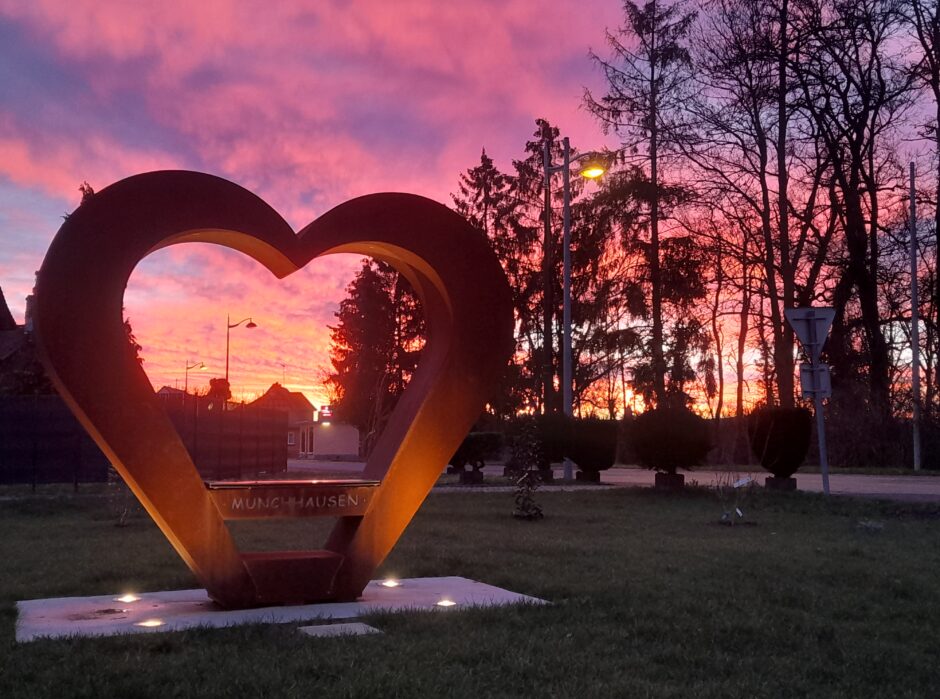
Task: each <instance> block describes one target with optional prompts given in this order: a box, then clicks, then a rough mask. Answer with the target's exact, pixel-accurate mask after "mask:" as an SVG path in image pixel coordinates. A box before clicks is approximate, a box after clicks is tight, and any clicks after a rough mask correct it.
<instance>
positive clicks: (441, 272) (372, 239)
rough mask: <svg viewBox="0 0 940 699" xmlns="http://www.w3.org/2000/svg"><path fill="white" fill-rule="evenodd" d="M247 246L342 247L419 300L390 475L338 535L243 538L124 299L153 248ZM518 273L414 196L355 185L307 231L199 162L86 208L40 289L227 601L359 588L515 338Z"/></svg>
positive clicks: (88, 410)
mask: <svg viewBox="0 0 940 699" xmlns="http://www.w3.org/2000/svg"><path fill="white" fill-rule="evenodd" d="M184 242H209V243H216V244H219V245H222V246H225V247H228V248H232V249H235V250H238V251H240V252H242V253H244V254H246V255H249V256H250V257H252V258H254V259H255V260H256V261H258V262H259V263H261V264H262V265H264V266H265V267H266V268H267V269H268V270H270V271H271V272H272V273H273V274H274V275H275V276H276V277H278V278H283V277H286V276H287V275H289V274H291V273H292V272H295V271H296V270H298V269H300V268H302V267H304V266H305V265H306V264H307V263H309V262H310V261H311V260H313V259H315V258H317V257H320V256H322V255H327V254H331V253H340V252H344V253H358V254H362V255H368V256H370V257H373V258H376V259H379V260H384V261H386V262H388V263H390V264H391V265H393V266H394V267H395V268H396V269H397V270H398V271H399V272H400V273H401V274H403V275H404V276H405V277H406V278H407V279H408V280H409V282H411V284H412V286H413V287H414V289H415V291H416V293H417V295H418V297H419V298H420V300H421V303H422V308H423V310H424V314H425V319H426V323H427V328H428V336H427V343H426V345H425V349H424V351H423V353H422V358H421V362H420V364H419V366H418V369H417V371H416V373H415V375H414V377H413V378H412V381H411V383H410V384H409V385H408V388H407V390H406V391H405V393H404V394H403V395H402V397H401V399H400V400H399V402H398V405H397V406H396V408H395V410H394V412H393V414H392V415H391V417H390V419H389V421H388V424H387V427H386V429H385V431H384V432H383V434H382V435H381V436H380V438H379V440H378V442H377V444H376V446H375V449H374V450H373V452H372V454H371V456H370V457H369V460H368V462H367V464H366V466H365V470H364V473H363V478H364V479H373V480H376V481H380V482H381V483H380V485H379V486H378V488H377V489H376V491H375V493H374V495H373V497H372V498H371V499H370V501H369V504H368V508H367V509H366V510H365V512H364V513H363V514H361V515H357V516H345V517H341V518H340V519H339V520H338V522H337V524H336V526H335V527H334V529H333V532H332V533H331V535H330V537H329V539H328V540H327V542H326V545H325V549H324V550H320V551H308V552H284V553H264V554H258V553H254V554H253V553H242V552H240V551H239V550H238V549H237V548H236V546H235V544H234V542H233V540H232V538H231V536H230V534H229V531H228V528H227V527H226V525H225V523H224V520H223V517H222V515H221V513H220V510H219V507H218V506H217V504H216V502H215V500H213V498H212V497H211V495H210V493H209V491H208V490H207V488H206V485H205V484H204V483H203V481H202V479H201V478H200V476H199V474H198V473H197V471H196V467H195V465H194V464H193V462H192V459H191V458H190V455H189V453H188V452H187V450H186V448H185V446H184V444H183V442H182V440H181V439H180V437H179V435H178V434H177V432H176V430H175V429H174V428H173V425H172V423H171V422H170V421H169V419H168V418H167V416H166V415H165V413H164V412H163V410H162V409H161V407H160V404H159V402H158V399H157V398H156V396H155V395H154V391H153V387H152V385H151V384H150V381H149V379H148V378H147V375H146V374H145V373H144V370H143V369H142V368H141V366H140V365H139V363H138V362H137V361H136V360H135V358H134V356H133V352H132V351H131V350H130V348H129V345H128V343H127V339H126V336H125V331H124V325H123V316H122V308H123V297H124V290H125V288H126V286H127V282H128V280H129V278H130V275H131V273H132V271H133V270H134V268H135V267H136V266H137V264H138V263H139V262H140V261H141V260H142V259H143V258H144V257H146V256H147V255H148V254H150V253H152V252H154V251H156V250H159V249H161V248H164V247H167V246H169V245H174V244H177V243H184ZM512 324H513V315H512V305H511V298H510V291H509V286H508V284H507V282H506V277H505V275H504V274H503V272H502V269H501V268H500V265H499V262H498V261H497V259H496V257H495V255H494V254H493V252H492V251H491V250H490V248H489V246H488V244H487V242H486V238H485V236H484V235H483V234H482V233H481V232H480V231H479V230H477V229H475V228H473V227H472V226H470V225H469V224H468V223H467V222H466V221H465V220H464V219H463V218H461V217H460V216H459V215H458V214H456V213H454V212H453V211H451V210H450V209H448V208H446V207H444V206H442V205H441V204H438V203H436V202H433V201H431V200H429V199H425V198H423V197H419V196H415V195H410V194H373V195H368V196H364V197H359V198H357V199H353V200H350V201H348V202H346V203H344V204H341V205H340V206H337V207H336V208H334V209H332V210H331V211H329V212H327V213H326V214H324V215H322V216H321V217H319V218H318V219H316V220H315V221H313V222H312V223H311V224H310V225H308V226H307V227H306V228H304V229H303V230H301V231H300V232H299V233H296V234H295V233H294V231H293V230H292V229H291V227H290V226H289V225H288V224H287V222H286V221H284V219H283V218H282V217H281V216H280V215H278V214H277V212H275V211H274V210H273V209H272V208H271V207H270V206H268V205H267V204H266V203H265V202H264V201H262V200H261V199H259V198H258V197H256V196H255V195H254V194H252V193H251V192H249V191H247V190H246V189H243V188H242V187H240V186H238V185H236V184H234V183H232V182H229V181H227V180H224V179H221V178H218V177H214V176H212V175H207V174H203V173H198V172H187V171H166V172H150V173H145V174H141V175H135V176H133V177H129V178H127V179H124V180H121V181H119V182H116V183H115V184H113V185H111V186H109V187H107V188H106V189H103V190H102V191H100V192H98V193H97V194H95V195H94V196H93V197H91V198H90V199H88V200H86V201H84V202H83V203H82V205H81V206H80V207H79V208H78V209H77V210H76V211H75V212H74V213H73V214H71V215H70V216H69V217H68V218H67V220H66V221H65V223H64V224H63V225H62V227H61V229H60V230H59V232H58V233H57V235H56V237H55V239H54V240H53V241H52V244H51V245H50V247H49V251H48V253H47V254H46V257H45V260H44V261H43V264H42V268H41V270H40V272H39V278H38V283H37V289H36V306H35V328H36V335H37V339H38V344H39V348H40V354H41V356H42V358H43V361H44V363H45V365H46V368H47V370H48V371H49V374H50V377H51V379H52V381H53V383H54V384H55V386H56V388H57V390H58V391H59V393H60V395H61V396H62V397H63V398H64V400H65V401H66V403H67V404H68V405H69V407H70V408H71V409H72V411H73V412H74V413H75V415H76V416H77V417H78V419H79V421H80V422H81V423H82V425H84V427H85V428H86V429H87V430H88V432H89V433H90V434H91V436H92V437H93V438H94V440H95V441H96V442H97V444H98V446H99V447H100V448H101V449H102V451H103V452H104V453H105V455H106V456H107V457H108V458H109V459H110V460H111V462H112V464H113V465H114V467H115V468H116V469H117V471H118V472H119V473H120V474H121V476H122V477H123V478H124V480H125V481H126V482H127V484H128V486H129V487H130V488H131V490H132V491H133V492H134V494H135V495H136V497H137V498H138V499H139V500H140V502H141V504H142V505H143V506H144V508H145V509H146V510H147V512H148V513H149V514H150V516H151V517H153V519H154V521H155V522H156V523H157V525H158V526H159V527H160V529H161V530H162V531H163V533H164V535H166V537H167V539H169V541H170V543H171V544H172V545H173V547H174V548H175V549H176V551H177V552H178V553H179V555H180V556H181V557H182V558H183V560H184V561H185V562H186V563H187V565H188V566H189V567H190V569H191V570H192V571H193V573H194V574H195V575H196V577H197V578H198V579H199V581H200V582H201V583H202V584H203V585H204V586H205V588H206V590H207V591H208V593H209V595H210V596H211V597H212V598H213V599H214V600H216V601H217V602H218V603H219V604H221V605H223V606H225V607H229V608H235V607H248V606H256V605H260V604H272V603H299V602H310V601H320V600H330V599H333V600H351V599H355V598H356V597H358V596H359V595H360V594H361V592H362V590H363V588H364V587H365V585H366V584H367V583H368V581H369V579H370V577H371V576H372V574H373V573H374V572H375V569H376V568H377V567H378V566H379V565H380V564H381V563H382V561H383V560H384V559H385V557H386V556H387V555H388V553H389V551H390V550H391V549H392V547H393V546H394V545H395V543H396V541H397V540H398V539H399V537H400V536H401V534H402V532H403V531H404V529H405V527H406V526H407V525H408V523H409V521H410V520H411V518H412V517H413V516H414V514H415V513H416V512H417V510H418V508H419V507H420V505H421V503H422V502H423V501H424V499H425V497H427V495H428V493H429V492H430V490H431V488H432V487H433V485H434V483H435V481H436V480H437V478H438V476H439V475H440V473H441V471H442V470H443V467H444V465H445V464H446V462H447V460H448V458H449V457H450V456H451V455H452V454H453V453H454V451H455V450H456V448H457V446H458V445H459V444H460V441H461V440H462V439H463V437H464V436H465V435H466V433H467V431H468V430H469V429H470V427H471V426H472V424H473V422H474V421H475V420H476V419H477V417H478V416H479V414H480V412H481V410H482V409H483V407H484V405H485V401H486V399H487V398H488V393H489V391H490V390H491V388H492V387H493V386H494V385H495V382H496V381H497V379H498V376H499V374H500V372H501V371H502V370H503V368H504V367H505V365H506V362H507V360H508V358H509V357H510V355H511V353H512V351H513V346H514V343H513V328H512Z"/></svg>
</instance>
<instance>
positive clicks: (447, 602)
mask: <svg viewBox="0 0 940 699" xmlns="http://www.w3.org/2000/svg"><path fill="white" fill-rule="evenodd" d="M456 604H457V603H456V602H454V600H452V599H442V600H441V601H440V602H438V603H437V606H438V607H453V606H454V605H456Z"/></svg>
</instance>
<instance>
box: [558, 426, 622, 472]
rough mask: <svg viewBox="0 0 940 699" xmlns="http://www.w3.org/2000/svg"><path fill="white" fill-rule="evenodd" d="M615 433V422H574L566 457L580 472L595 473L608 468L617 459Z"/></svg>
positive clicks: (616, 427) (616, 428) (616, 429)
mask: <svg viewBox="0 0 940 699" xmlns="http://www.w3.org/2000/svg"><path fill="white" fill-rule="evenodd" d="M617 431H618V423H617V421H616V420H599V419H597V418H585V419H581V420H575V421H574V423H573V425H572V427H571V437H570V441H569V447H568V457H569V458H570V459H571V460H572V461H574V462H575V463H576V464H577V465H578V468H580V469H581V470H582V471H591V472H597V471H604V470H606V469H608V468H610V467H611V466H613V465H614V460H615V459H616V457H617Z"/></svg>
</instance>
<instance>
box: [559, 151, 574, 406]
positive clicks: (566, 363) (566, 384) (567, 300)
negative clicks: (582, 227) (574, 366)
mask: <svg viewBox="0 0 940 699" xmlns="http://www.w3.org/2000/svg"><path fill="white" fill-rule="evenodd" d="M562 144H563V145H564V149H565V161H564V165H563V166H562V171H561V176H562V181H563V182H564V209H563V211H564V219H563V221H564V234H563V238H562V249H563V251H564V273H563V292H562V297H563V299H562V303H563V311H562V322H563V330H562V344H563V347H562V358H561V377H562V378H561V383H562V400H563V401H564V412H565V415H567V416H568V417H571V416H572V415H573V414H574V408H573V405H572V404H573V403H574V399H573V396H572V385H571V384H572V376H571V359H572V357H571V172H570V169H571V147H570V146H569V144H568V137H567V136H566V137H565V138H563V139H562Z"/></svg>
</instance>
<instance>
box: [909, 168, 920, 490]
mask: <svg viewBox="0 0 940 699" xmlns="http://www.w3.org/2000/svg"><path fill="white" fill-rule="evenodd" d="M915 194H916V193H915V191H914V163H913V162H912V163H911V221H910V228H911V398H912V400H913V403H914V411H913V415H912V422H913V426H914V470H915V471H920V319H919V318H918V311H919V310H920V309H919V307H918V306H919V302H918V300H917V199H916V196H915Z"/></svg>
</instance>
